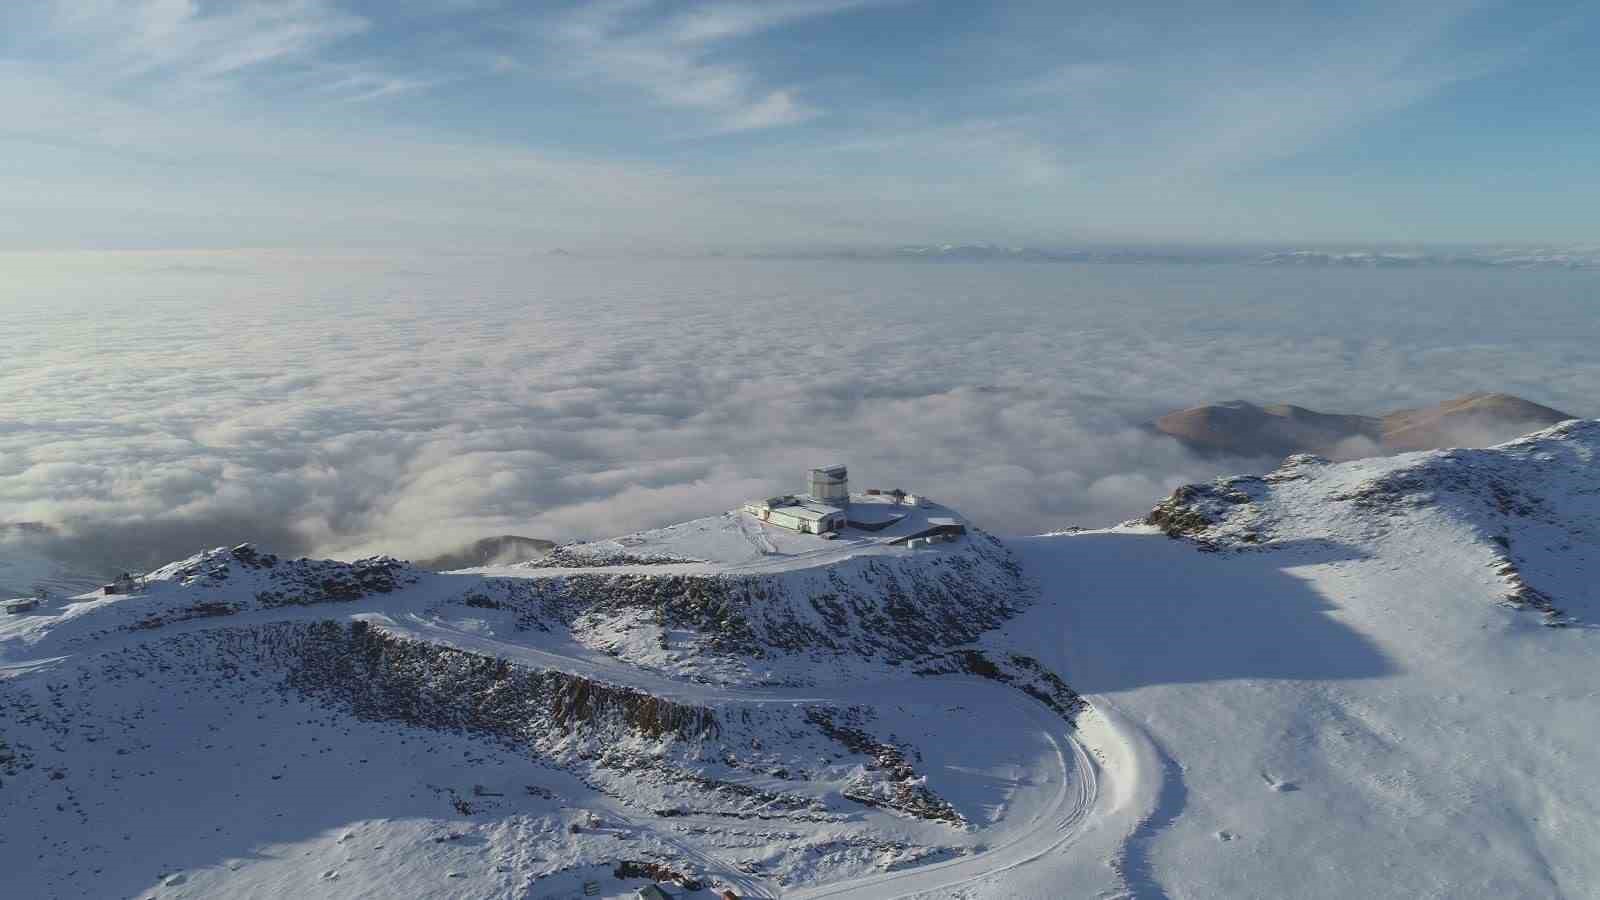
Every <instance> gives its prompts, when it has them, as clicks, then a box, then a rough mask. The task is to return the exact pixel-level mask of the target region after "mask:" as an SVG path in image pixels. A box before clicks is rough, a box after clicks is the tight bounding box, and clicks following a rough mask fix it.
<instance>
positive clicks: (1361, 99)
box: [0, 0, 1600, 248]
mask: <svg viewBox="0 0 1600 900" xmlns="http://www.w3.org/2000/svg"><path fill="white" fill-rule="evenodd" d="M1586 24H1592V23H1591V22H1590V20H1589V19H1586V18H1585V17H1583V16H1582V15H1581V13H1579V12H1574V11H1563V10H1559V9H1558V10H1547V9H1542V8H1541V9H1538V10H1534V9H1527V8H1524V7H1515V6H1512V5H1509V4H1501V3H1487V2H1459V3H1444V4H1430V5H1428V6H1427V7H1406V8H1395V7H1393V6H1392V5H1380V4H1374V3H1367V2H1359V0H1358V2H1352V3H1344V4H1340V5H1338V6H1337V8H1333V7H1328V8H1324V7H1321V6H1318V7H1315V8H1313V7H1292V8H1291V7H1282V8H1269V9H1258V10H1253V11H1244V10H1241V9H1239V8H1237V7H1235V6H1231V5H1218V6H1217V7H1216V8H1213V9H1210V10H1206V11H1205V12H1204V14H1196V12H1195V10H1194V9H1193V8H1191V7H1179V6H1170V7H1169V6H1164V5H1161V4H1157V5H1154V6H1151V5H1142V6H1138V7H1135V8H1126V9H1123V8H1118V9H1114V10H1112V9H1107V10H1105V11H1097V10H1083V9H1078V8H1073V7H1070V6H1067V5H1060V4H1028V3H1000V4H994V5H982V6H971V7H965V8H960V9H954V10H952V9H947V8H941V7H939V6H938V5H936V4H932V3H929V2H916V0H899V2H883V0H772V2H762V3H730V2H707V3H695V2H668V0H606V2H595V3H581V4H579V3H569V4H558V5H552V4H537V5H527V4H506V3H495V2H478V0H462V2H455V3H449V4H442V5H429V6H428V7H426V8H420V7H418V8H411V7H406V6H404V5H395V6H389V7H386V6H384V5H382V4H360V5H357V4H355V3H354V2H352V0H241V2H237V3H220V2H218V3H213V2H199V0H123V2H114V0H82V2H74V0H24V2H21V3H17V4H11V5H6V6H3V7H0V74H3V75H4V77H3V78H0V106H3V108H5V109H6V110H7V111H8V113H9V114H10V115H9V116H8V118H7V121H6V122H5V123H4V124H3V125H0V150H3V152H5V153H6V154H7V158H8V159H11V160H13V161H14V163H15V165H14V166H13V167H11V168H10V169H8V170H7V171H6V172H0V190H3V191H4V192H5V193H6V195H7V196H8V197H12V198H23V199H24V200H27V201H29V202H33V203H34V205H31V206H26V207H24V209H25V211H26V212H27V214H28V215H27V218H28V224H27V227H26V228H23V227H21V226H20V225H18V224H15V222H16V221H20V217H13V219H14V222H13V224H12V225H10V226H9V228H8V227H7V226H6V225H4V224H0V243H3V244H5V245H9V246H18V245H22V246H58V245H71V244H74V243H75V244H77V245H80V246H102V245H106V244H110V245H119V244H125V243H128V242H133V243H137V244H139V245H141V246H144V245H156V246H182V245H185V244H189V245H192V244H194V243H196V242H197V241H199V242H201V243H204V244H206V245H207V246H210V245H213V244H214V245H219V246H245V245H261V244H274V245H282V244H301V245H316V244H319V243H321V242H323V241H326V240H330V239H336V240H342V241H344V242H348V243H351V244H357V245H365V244H370V243H374V242H377V243H389V242H397V241H403V242H408V243H414V244H465V245H467V246H472V245H473V242H475V241H480V240H485V239H492V240H498V241H499V242H501V243H502V244H503V245H514V244H517V243H520V242H527V241H543V240H550V241H554V242H559V243H592V242H595V241H609V243H610V244H611V245H612V246H633V245H638V244H653V245H655V246H667V247H671V246H685V245H693V246H698V247H701V248H704V247H710V246H719V245H723V244H730V243H731V244H740V245H745V246H748V245H751V244H755V245H762V244H768V245H770V244H782V243H790V242H807V241H824V242H830V243H838V242H840V241H850V240H867V241H877V242H889V243H893V242H901V241H920V240H942V239H956V240H982V239H995V240H1005V241H1009V242H1031V243H1052V242H1059V241H1065V240H1075V239H1078V238H1080V237H1083V236H1096V235H1098V236H1100V237H1104V238H1115V239H1129V238H1149V239H1157V240H1174V239H1176V240H1204V241H1215V240H1243V241H1254V240H1270V239H1277V238H1302V239H1308V240H1324V239H1363V238H1364V239H1374V240H1384V239H1404V240H1413V239H1418V238H1432V239H1434V240H1438V241H1462V240H1474V239H1476V240H1493V241H1512V240H1517V239H1519V238H1525V239H1528V240H1542V241H1559V240H1561V239H1563V237H1576V236H1581V234H1583V233H1585V232H1584V230H1583V227H1582V226H1584V225H1585V223H1588V224H1590V225H1593V224H1596V223H1595V222H1594V217H1595V215H1596V213H1595V212H1594V210H1593V209H1592V208H1591V207H1590V206H1586V205H1584V204H1581V203H1579V202H1578V201H1577V200H1576V199H1575V198H1576V196H1577V195H1576V193H1575V192H1573V191H1571V190H1569V189H1567V186H1566V185H1563V184H1559V183H1557V182H1558V181H1559V179H1560V178H1561V175H1560V173H1561V172H1564V171H1568V172H1570V171H1580V170H1582V169H1583V168H1585V167H1586V166H1587V161H1588V159H1589V158H1590V157H1591V156H1592V152H1590V151H1595V150H1600V148H1596V147H1592V146H1589V145H1588V144H1586V143H1584V141H1582V140H1579V141H1577V142H1576V143H1573V142H1567V143H1559V142H1558V143H1550V142H1545V143H1544V144H1543V145H1542V146H1538V147H1536V146H1534V145H1532V144H1530V145H1529V146H1528V147H1527V148H1519V149H1518V150H1517V151H1516V152H1515V153H1512V156H1517V154H1522V155H1523V156H1527V157H1529V158H1528V159H1526V160H1524V163H1525V164H1516V165H1512V166H1510V167H1508V168H1507V169H1506V171H1507V172H1509V173H1511V177H1507V178H1496V179H1481V178H1480V179H1477V182H1481V183H1483V184H1486V185H1487V186H1488V189H1487V190H1483V191H1475V192H1472V193H1470V194H1465V195H1462V194H1459V193H1453V194H1451V195H1450V196H1449V197H1448V198H1447V199H1448V200H1449V202H1443V201H1441V200H1438V199H1437V198H1438V197H1439V196H1440V194H1441V192H1443V191H1444V190H1445V189H1446V187H1447V186H1446V185H1445V184H1444V183H1443V181H1442V180H1441V179H1444V178H1446V177H1447V175H1448V176H1450V177H1455V178H1457V179H1459V180H1465V181H1469V182H1471V181H1473V175H1472V173H1471V171H1470V170H1471V169H1472V168H1473V167H1474V166H1481V165H1482V164H1483V163H1482V162H1481V159H1480V157H1478V156H1475V155H1473V154H1472V153H1470V152H1469V150H1470V148H1472V147H1473V146H1475V145H1476V143H1478V142H1482V141H1496V140H1498V141H1500V142H1501V143H1505V141H1506V136H1507V135H1511V134H1515V133H1516V132H1515V130H1514V128H1512V127H1510V126H1508V125H1507V122H1506V120H1507V119H1509V118H1515V117H1516V116H1517V115H1519V114H1521V111H1520V109H1518V108H1513V107H1512V106H1508V105H1507V104H1505V103H1503V102H1500V98H1499V97H1497V95H1496V93H1495V92H1496V90H1502V92H1503V91H1504V90H1506V89H1504V88H1496V86H1495V85H1496V84H1497V83H1499V82H1503V81H1505V80H1506V79H1508V78H1520V79H1523V82H1524V83H1523V85H1522V87H1521V88H1519V89H1518V90H1519V92H1520V93H1519V94H1518V96H1522V97H1531V98H1534V99H1535V101H1545V102H1548V103H1551V104H1555V103H1556V100H1553V99H1548V98H1560V99H1561V102H1564V103H1566V104H1567V105H1568V106H1570V107H1571V108H1573V109H1577V108H1581V107H1583V105H1584V104H1586V103H1587V100H1586V98H1583V97H1579V96H1568V95H1573V94H1574V91H1575V89H1574V88H1573V87H1572V86H1573V85H1574V84H1577V83H1581V81H1582V79H1581V78H1576V77H1575V76H1574V75H1573V72H1574V71H1576V70H1578V69H1582V68H1583V66H1584V65H1585V62H1584V59H1585V58H1586V57H1582V55H1581V54H1577V53H1576V50H1575V49H1574V48H1576V47H1578V46H1580V43H1581V42H1579V41H1577V40H1574V39H1573V38H1572V37H1571V35H1572V34H1573V33H1574V32H1578V31H1581V29H1582V28H1584V27H1586ZM1531 48H1541V52H1532V50H1531ZM1543 48H1559V49H1561V50H1562V51H1564V52H1566V54H1567V55H1566V56H1564V57H1563V56H1560V55H1559V54H1553V53H1547V52H1544V49H1543ZM1563 60H1564V62H1563ZM1489 75H1494V76H1495V78H1489V77H1487V76H1489ZM1475 98H1476V99H1475ZM1473 102H1476V103H1478V106H1476V107H1474V106H1472V103H1473ZM1452 104H1455V105H1457V106H1460V107H1461V108H1459V109H1457V108H1454V107H1452ZM1527 105H1528V106H1529V107H1530V109H1535V108H1537V107H1538V102H1533V103H1530V104H1527ZM1529 115H1530V116H1532V117H1533V118H1535V119H1537V116H1536V115H1534V113H1532V112H1530V113H1529ZM1549 115H1552V116H1553V115H1556V112H1551V113H1549ZM1418 117H1420V118H1422V119H1425V120H1426V121H1428V122H1429V123H1430V124H1431V125H1432V126H1434V127H1433V129H1432V133H1434V134H1438V135H1448V136H1449V137H1450V138H1451V140H1444V139H1440V140H1438V141H1436V142H1435V144H1434V146H1433V147H1432V152H1435V153H1439V154H1442V155H1443V156H1445V157H1447V158H1446V159H1442V160H1441V161H1440V165H1437V166H1430V167H1419V166H1414V165H1410V166H1408V164H1407V163H1406V160H1407V159H1408V158H1409V157H1408V154H1410V153H1411V152H1412V151H1411V149H1410V140H1411V139H1410V138H1409V137H1407V135H1406V134H1405V131H1406V127H1407V123H1408V122H1410V121H1414V120H1417V119H1418ZM1546 121H1548V119H1547V120H1546ZM1341 142H1345V145H1344V146H1341ZM1357 145H1359V149H1352V148H1353V147H1355V146H1357ZM63 148H66V149H68V150H69V151H70V154H71V155H70V156H67V155H63V154H62V153H61V152H59V151H60V150H62V149H63ZM1551 153H1554V154H1555V155H1556V156H1559V157H1561V160H1558V162H1561V163H1562V164H1560V165H1551V164H1550V163H1551V161H1550V160H1548V159H1538V160H1535V159H1533V158H1532V156H1535V155H1539V154H1544V155H1547V156H1548V155H1550V154H1551ZM1318 154H1325V155H1326V156H1325V158H1317V155H1318ZM1308 159H1309V160H1314V162H1311V163H1307V162H1306V161H1307V160H1308ZM185 167H189V169H188V170H187V171H186V170H185ZM378 180H387V183H384V184H381V185H380V184H377V183H376V181H378ZM224 182H229V183H226V184H224ZM1513 182H1519V183H1513ZM379 196H381V197H382V202H381V203H375V202H373V198H374V197H379ZM50 197H59V198H62V202H60V203H58V204H56V205H55V207H54V208H52V205H51V203H50V201H49V199H48V198H50ZM153 198H154V199H153ZM1419 198H1421V199H1422V200H1427V199H1429V198H1434V199H1433V202H1432V203H1424V204H1422V206H1421V208H1420V209H1419V208H1418V207H1419ZM219 199H222V200H224V202H225V203H226V205H227V207H228V208H229V209H230V216H229V219H228V220H227V222H226V223H219V222H218V221H217V220H216V218H215V216H214V215H213V214H212V210H214V209H215V208H216V205H217V202H218V200H219ZM1390 207H1403V208H1405V209H1407V210H1408V213H1407V215H1406V216H1405V217H1404V222H1403V223H1402V222H1401V221H1399V218H1398V217H1396V216H1395V215H1394V214H1393V213H1392V212H1385V211H1384V210H1385V209H1386V208H1390ZM1446 207H1449V209H1448V210H1447V209H1446ZM1458 207H1465V210H1463V209H1461V208H1458ZM292 211H298V212H299V214H298V215H295V214H294V213H293V212H292ZM137 218H143V219H145V220H146V221H145V222H144V224H143V227H135V226H133V225H132V224H131V223H132V222H133V220H134V219H137ZM86 220H87V221H90V222H93V223H95V227H94V228H78V227H75V223H81V222H84V221H86ZM686 222H687V223H692V226H691V227H685V223H686ZM119 223H129V224H126V225H121V224H119ZM839 223H851V225H850V227H848V228H840V227H839ZM1530 223H1531V224H1532V225H1534V226H1539V225H1541V224H1543V225H1544V227H1543V228H1541V229H1540V230H1537V231H1534V230H1533V229H1532V228H1530V227H1529V225H1530ZM1544 223H1548V224H1544ZM1589 230H1590V231H1592V228H1590V229H1589ZM1419 233H1420V234H1419ZM90 235H93V237H91V236H90ZM129 235H135V236H137V237H136V238H130V237H128V236H129ZM196 236H202V238H197V237H196Z"/></svg>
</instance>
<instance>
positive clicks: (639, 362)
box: [0, 253, 1600, 565]
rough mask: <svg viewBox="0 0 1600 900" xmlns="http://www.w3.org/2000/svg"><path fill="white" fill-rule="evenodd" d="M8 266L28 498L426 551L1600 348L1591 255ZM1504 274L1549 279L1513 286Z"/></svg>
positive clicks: (272, 256)
mask: <svg viewBox="0 0 1600 900" xmlns="http://www.w3.org/2000/svg"><path fill="white" fill-rule="evenodd" d="M5 262H6V269H7V272H8V273H9V276H10V278H11V285H12V289H13V295H14V298H15V299H14V300H13V301H12V302H9V303H8V304H6V305H4V306H0V351H3V352H4V354H5V356H6V358H7V360H8V365H7V366H6V367H4V368H3V369H0V395H3V396H6V397H8V398H13V399H12V401H11V402H10V403H8V405H7V407H6V418H5V419H4V420H0V510H3V511H4V512H3V516H0V518H3V519H4V520H5V521H8V522H24V521H39V522H45V523H49V524H51V525H52V526H54V527H55V528H57V529H58V533H57V535H56V536H55V537H54V538H52V539H51V540H50V544H51V546H53V547H55V548H56V549H58V550H60V551H63V552H73V553H85V554H88V555H90V556H91V557H93V558H95V559H98V560H102V561H104V560H106V559H107V558H108V557H109V558H110V561H112V562H119V563H123V564H135V565H136V564H141V563H154V562H158V561H165V560H166V559H170V558H175V557H179V556H182V555H186V554H188V553H190V552H193V551H194V550H195V549H196V548H198V547H201V546H214V545H216V544H219V543H227V542H230V541H238V540H246V539H252V540H257V541H260V542H262V543H263V544H266V545H269V546H271V547H273V548H275V549H277V550H278V551H280V552H290V553H300V552H309V553H318V554H340V555H346V556H353V555H362V554H367V553H373V552H391V553H396V554H400V555H408V556H422V555H426V554H429V553H432V552H435V551H438V550H441V549H447V548H449V547H451V546H453V545H456V544H460V543H464V542H466V541H467V540H470V539H475V538H477V537H481V536H483V535H486V534H495V533H508V532H509V533H522V534H528V535H532V536H535V537H547V538H554V539H574V538H581V537H599V536H607V535H611V534H617V533H622V532H626V531H628V530H632V529H637V528H643V527H648V526H654V525H660V524H665V523H669V522H673V521H678V520H681V519H686V518H690V517H694V516H700V515H707V514H713V513H716V512H719V511H721V510H724V509H728V508H732V507H733V506H735V505H736V504H738V503H739V502H741V501H742V500H744V499H748V497H750V496H756V495H761V494H765V493H771V492H773V491H775V490H779V489H783V488H792V487H794V486H796V484H797V480H798V479H799V478H800V475H801V473H802V472H803V471H804V469H805V468H806V467H807V466H810V465H813V464H815V463H816V462H818V461H819V460H823V461H831V460H834V459H840V460H843V461H845V462H847V463H848V464H850V466H851V467H852V472H853V475H854V477H855V478H857V479H858V480H859V483H860V484H861V485H862V486H870V485H880V486H884V487H890V486H895V485H900V486H903V487H906V488H908V489H915V490H922V491H925V492H927V493H929V494H931V495H933V496H934V497H936V498H937V499H940V500H944V501H947V502H950V503H952V504H953V505H955V506H957V507H958V508H960V509H962V510H964V511H965V512H967V513H968V514H970V515H972V516H974V517H975V518H976V519H977V520H978V521H979V522H980V523H982V524H984V525H985V526H986V527H990V528H991V529H993V530H996V531H999V532H1002V533H1018V532H1028V531H1041V530H1046V529H1052V528H1061V527H1065V526H1067V525H1074V524H1077V525H1100V524H1106V523H1109V522H1112V521H1116V520H1119V519H1121V518H1124V517H1127V516H1132V515H1136V514H1138V513H1140V512H1142V511H1143V510H1144V509H1146V508H1148V506H1149V505H1151V504H1153V503H1154V502H1155V501H1156V500H1157V499H1159V498H1160V496H1161V495H1162V494H1164V493H1165V492H1166V491H1168V490H1170V489H1171V488H1172V487H1173V486H1174V485H1176V484H1178V483H1181V482H1184V481H1189V480H1196V479H1201V478H1205V477H1209V476H1210V475H1212V474H1214V473H1215V472H1216V471H1217V469H1218V466H1219V464H1217V463H1215V462H1210V461H1202V460H1196V459H1193V458H1191V457H1189V456H1188V455H1187V454H1185V453H1184V452H1182V451H1181V450H1180V449H1179V448H1177V447H1176V446H1175V445H1173V444H1172V443H1171V442H1170V441H1167V440H1166V439H1163V438H1156V437H1153V436H1152V435H1150V434H1147V433H1145V432H1142V431H1140V430H1139V429H1138V428H1136V427H1135V426H1136V425H1137V423H1139V422H1140V421H1143V420H1146V419H1149V418H1153V417H1154V416H1155V415H1157V414H1159V413H1162V412H1165V411H1168V410H1169V409H1173V408H1179V407H1183V406H1188V405H1192V404H1195V403H1200V402H1208V401H1215V400H1223V399H1232V398H1246V399H1253V400H1257V401H1274V400H1285V401H1293V402H1300V403H1303V404H1306V405H1310V406H1314V407H1320V408H1324V409H1329V410H1332V411H1377V410H1383V409H1388V408H1395V407H1400V406H1405V405H1410V404H1417V403H1427V402H1434V401H1437V400H1439V399H1443V398H1444V397H1447V396H1451V395H1454V394H1458V393H1463V392H1466V391H1468V390H1473V389H1492V388H1501V389H1506V390H1510V391H1512V392H1516V393H1522V394H1525V395H1528V396H1530V397H1531V398H1532V399H1535V400H1538V401H1541V402H1545V403H1549V404H1552V405H1555V406H1557V407H1565V408H1567V409H1568V410H1569V411H1571V412H1574V413H1579V414H1593V413H1595V412H1596V411H1597V410H1595V409H1594V407H1593V406H1592V405H1591V404H1592V400H1591V399H1589V398H1591V397H1592V385H1593V384H1594V383H1595V379H1596V378H1600V366H1597V365H1596V364H1595V363H1594V361H1593V359H1592V353H1591V352H1590V350H1591V348H1592V344H1593V342H1594V340H1596V339H1600V334H1596V328H1595V323H1594V320H1593V318H1592V316H1589V315H1588V313H1587V310H1586V309H1585V308H1584V306H1583V296H1584V295H1583V294H1582V291H1581V285H1580V284H1578V283H1576V282H1571V283H1566V286H1565V287H1563V283H1561V282H1556V281H1552V280H1548V279H1540V278H1537V277H1535V276H1529V275H1527V274H1525V273H1482V272H1475V271H1474V272H1452V271H1449V270H1446V271H1442V272H1441V271H1430V272H1427V273H1420V274H1419V273H1408V272H1395V273H1388V274H1380V275H1375V274H1374V273H1369V272H1332V271H1314V272H1309V273H1308V272H1284V271H1279V270H1263V269H1247V268H1236V267H1180V266H1171V267H1162V266H1146V267H1134V266H1103V267H1082V266H1072V267H1061V266H1037V267H1030V266H1017V267H1013V268H1009V269H1006V270H1003V271H997V270H995V269H993V268H989V267H981V266H941V265H932V264H930V265H923V266H897V265H890V264H855V265H851V264H842V263H816V262H806V263H800V262H796V263H780V262H771V263H753V262H737V261H729V262H722V263H715V262H691V261H677V262H674V261H658V262H642V261H639V260H621V259H594V260H585V259H558V260H551V259H529V258H527V257H525V256H523V257H497V256H487V255H484V256H470V255H467V256H417V255H406V256H397V257H390V256H359V255H346V256H342V257H317V256H304V255H298V254H288V253H250V254H246V253H211V254H192V253H191V254H139V253H134V254H103V255H102V254H60V255H40V256H33V255H10V256H8V257H7V258H6V260H5ZM1419 278H1420V279H1422V280H1423V281H1425V283H1426V284H1427V286H1428V289H1427V291H1426V292H1420V293H1419V291H1418V290H1417V287H1418V284H1419V280H1418V279H1419ZM1564 290H1565V291H1568V293H1562V292H1563V291H1564ZM1510 292H1515V293H1516V294H1517V295H1518V296H1519V297H1521V298H1522V301H1523V304H1524V305H1523V307H1522V308H1520V309H1512V308H1511V307H1510V306H1507V305H1505V304H1497V303H1496V302H1495V299H1496V298H1498V297H1502V296H1504V295H1506V294H1508V293H1510ZM1402 301H1403V302H1402ZM1401 307H1404V308H1406V309H1407V314H1406V315H1405V316H1403V317H1397V316H1395V315H1394V313H1393V310H1394V309H1397V308H1401ZM1462 309H1469V310H1472V311H1473V314H1472V316H1470V317H1463V316H1460V315H1452V313H1451V311H1452V310H1457V311H1459V310H1462ZM1529 310H1532V312H1530V311H1529ZM1438 359H1450V360H1453V363H1452V364H1451V365H1448V366H1442V365H1437V364H1436V363H1435V361H1436V360H1438ZM1222 465H1223V466H1225V467H1227V468H1233V467H1234V466H1236V465H1237V466H1240V467H1254V466H1258V465H1259V464H1252V465H1251V466H1246V464H1243V463H1237V464H1222ZM0 552H5V551H4V548H0Z"/></svg>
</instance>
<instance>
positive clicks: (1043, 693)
mask: <svg viewBox="0 0 1600 900" xmlns="http://www.w3.org/2000/svg"><path fill="white" fill-rule="evenodd" d="M955 673H960V674H965V675H976V676H978V677H979V678H987V679H989V680H990V681H998V682H1000V683H1001V684H1008V685H1011V686H1012V687H1015V688H1016V689H1018V690H1020V691H1022V692H1023V693H1024V694H1027V695H1028V696H1030V697H1032V698H1033V699H1035V700H1037V701H1039V702H1040V703H1043V704H1044V705H1045V706H1048V707H1049V708H1050V709H1051V710H1053V711H1054V712H1055V713H1056V715H1058V716H1060V717H1061V718H1063V719H1066V720H1067V722H1068V724H1073V725H1075V724H1077V720H1078V713H1080V712H1082V711H1083V710H1084V709H1086V708H1088V706H1089V703H1088V701H1086V700H1084V699H1083V697H1082V696H1080V695H1079V694H1078V692H1077V691H1074V690H1073V689H1072V688H1070V687H1068V686H1067V683H1066V682H1065V681H1062V680H1061V676H1059V675H1057V674H1056V673H1054V672H1052V671H1050V670H1049V669H1048V668H1046V667H1045V666H1044V665H1043V664H1042V663H1040V662H1039V661H1038V660H1037V659H1034V658H1033V657H1031V656H1022V655H1020V654H1015V653H1007V654H999V653H993V652H988V651H984V650H954V651H951V652H949V653H945V654H941V655H939V656H935V657H933V658H931V659H928V660H924V661H922V662H920V663H919V664H918V666H917V674H918V675H948V674H955Z"/></svg>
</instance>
